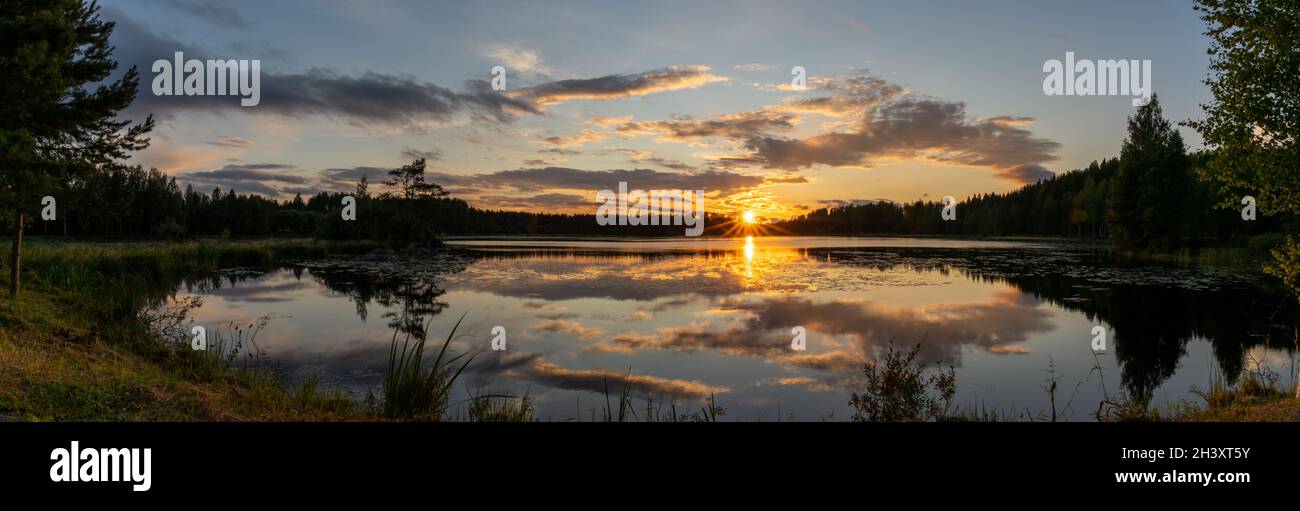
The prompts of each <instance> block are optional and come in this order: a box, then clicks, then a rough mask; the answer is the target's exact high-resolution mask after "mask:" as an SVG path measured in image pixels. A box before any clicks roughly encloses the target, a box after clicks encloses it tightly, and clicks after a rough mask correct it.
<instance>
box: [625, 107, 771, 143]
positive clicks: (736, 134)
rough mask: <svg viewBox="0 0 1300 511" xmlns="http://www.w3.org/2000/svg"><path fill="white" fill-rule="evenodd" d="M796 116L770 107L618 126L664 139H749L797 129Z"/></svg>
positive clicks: (630, 131)
mask: <svg viewBox="0 0 1300 511" xmlns="http://www.w3.org/2000/svg"><path fill="white" fill-rule="evenodd" d="M794 122H795V116H794V115H791V114H786V113H781V112H774V111H768V110H762V111H755V112H742V113H738V114H727V115H721V116H718V117H717V118H715V119H709V120H695V119H692V118H689V117H688V118H681V119H674V120H669V121H645V122H629V123H624V124H621V125H619V126H618V127H617V128H615V131H617V132H618V133H619V134H621V135H625V136H636V135H655V136H656V137H657V139H658V140H660V141H677V142H697V141H699V140H700V139H707V138H724V139H731V140H748V139H753V138H758V137H761V136H763V135H764V134H766V133H770V132H772V131H785V130H789V129H792V128H794Z"/></svg>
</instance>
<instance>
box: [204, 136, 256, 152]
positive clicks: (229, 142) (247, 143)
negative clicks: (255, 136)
mask: <svg viewBox="0 0 1300 511" xmlns="http://www.w3.org/2000/svg"><path fill="white" fill-rule="evenodd" d="M208 144H210V145H214V146H218V147H235V148H239V149H246V148H249V147H253V146H254V145H255V144H253V141H252V140H249V139H246V138H242V137H236V136H233V135H222V136H219V137H217V139H216V140H213V141H211V142H208Z"/></svg>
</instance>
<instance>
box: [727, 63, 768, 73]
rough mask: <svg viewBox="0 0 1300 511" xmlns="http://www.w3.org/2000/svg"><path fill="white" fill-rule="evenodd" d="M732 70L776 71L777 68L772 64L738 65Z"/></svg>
mask: <svg viewBox="0 0 1300 511" xmlns="http://www.w3.org/2000/svg"><path fill="white" fill-rule="evenodd" d="M732 69H736V70H739V71H771V70H773V69H776V66H775V65H772V64H736V65H735V66H732Z"/></svg>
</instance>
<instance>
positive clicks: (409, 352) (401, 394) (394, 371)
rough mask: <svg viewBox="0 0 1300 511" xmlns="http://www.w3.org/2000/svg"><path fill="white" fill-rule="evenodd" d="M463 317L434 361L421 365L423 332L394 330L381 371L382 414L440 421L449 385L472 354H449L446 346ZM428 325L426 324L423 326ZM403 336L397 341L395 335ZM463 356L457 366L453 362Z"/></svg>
mask: <svg viewBox="0 0 1300 511" xmlns="http://www.w3.org/2000/svg"><path fill="white" fill-rule="evenodd" d="M464 319H465V316H463V315H462V316H461V317H460V319H459V320H457V321H456V324H455V326H453V327H452V328H451V332H448V333H447V340H446V341H443V343H442V348H441V349H439V350H438V355H437V357H435V358H434V360H433V364H431V365H430V366H427V367H426V366H425V365H424V340H425V335H424V333H423V332H420V333H419V334H418V335H417V334H413V333H411V332H410V331H409V330H405V329H400V328H398V329H394V330H393V340H392V344H391V345H390V346H389V351H388V368H387V370H386V371H385V373H384V386H383V392H384V394H383V402H382V404H381V406H382V413H383V415H384V417H389V418H402V419H427V420H434V421H437V420H442V418H443V416H444V414H446V412H447V407H448V406H449V404H450V402H449V400H450V397H451V390H452V386H453V385H455V383H456V379H457V378H458V377H460V373H461V372H462V371H464V370H465V367H467V366H469V363H470V361H472V360H473V358H474V357H472V356H470V357H466V356H465V355H466V354H465V353H461V354H459V355H455V356H448V354H447V348H449V347H450V346H451V341H452V339H453V338H455V336H456V329H457V328H459V327H460V322H461V321H463V320H464ZM424 327H425V328H427V327H428V325H427V324H425V325H424ZM399 334H401V335H402V339H401V342H400V343H399V342H398V335H399ZM462 358H464V359H465V361H464V363H462V364H460V367H459V368H457V367H456V366H455V364H456V362H457V361H458V360H460V359H462Z"/></svg>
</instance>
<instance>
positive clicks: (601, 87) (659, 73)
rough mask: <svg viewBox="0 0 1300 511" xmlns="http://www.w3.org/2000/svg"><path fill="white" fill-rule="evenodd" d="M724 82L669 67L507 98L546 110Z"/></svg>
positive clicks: (704, 72) (702, 69)
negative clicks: (582, 100)
mask: <svg viewBox="0 0 1300 511" xmlns="http://www.w3.org/2000/svg"><path fill="white" fill-rule="evenodd" d="M726 80H727V78H726V77H722V76H717V75H715V74H713V72H712V70H711V69H710V68H709V67H707V66H672V67H669V68H665V69H658V70H654V71H645V72H641V73H634V74H623V75H607V76H601V77H599V78H585V79H573V80H560V81H555V82H547V83H543V84H541V85H536V86H533V87H525V88H521V89H515V90H512V91H510V92H509V94H510V96H511V97H512V98H517V99H521V100H525V101H528V102H530V103H531V104H534V105H537V106H539V107H546V106H550V105H554V104H558V103H563V102H566V101H573V100H579V99H590V100H610V99H620V98H628V97H634V96H646V95H649V94H654V93H657V92H667V91H674V90H681V89H693V88H696V87H699V86H702V85H707V84H710V83H714V82H721V81H726Z"/></svg>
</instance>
